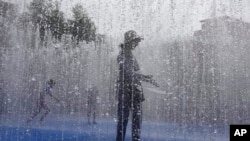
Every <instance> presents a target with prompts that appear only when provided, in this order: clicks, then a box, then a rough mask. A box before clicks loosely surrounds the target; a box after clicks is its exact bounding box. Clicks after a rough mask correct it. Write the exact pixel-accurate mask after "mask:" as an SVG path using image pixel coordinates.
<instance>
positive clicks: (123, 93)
mask: <svg viewBox="0 0 250 141" xmlns="http://www.w3.org/2000/svg"><path fill="white" fill-rule="evenodd" d="M142 39H143V38H141V37H140V36H138V35H137V33H136V32H135V31H133V30H130V31H127V32H126V33H125V34H124V44H121V45H120V47H121V51H120V53H119V55H118V58H117V62H118V67H119V76H118V81H117V96H118V111H117V113H118V115H117V116H118V122H117V134H116V141H124V139H125V135H126V127H127V124H128V118H129V113H130V111H131V113H132V116H131V117H132V134H131V135H132V141H140V140H141V139H140V134H141V118H142V112H141V107H142V101H144V100H145V99H144V95H143V90H142V85H141V82H142V81H145V82H149V83H151V84H153V85H155V86H157V87H158V84H157V83H156V82H155V81H154V80H153V79H152V77H153V76H152V75H144V74H141V73H140V71H139V70H140V68H139V64H138V62H137V60H136V58H135V57H134V55H133V54H132V50H134V49H135V48H136V47H137V46H138V44H139V42H141V40H142Z"/></svg>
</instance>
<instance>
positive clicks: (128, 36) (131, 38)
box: [124, 30, 143, 43]
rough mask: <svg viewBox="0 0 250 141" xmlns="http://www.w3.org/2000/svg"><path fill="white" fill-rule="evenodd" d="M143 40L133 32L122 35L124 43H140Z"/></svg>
mask: <svg viewBox="0 0 250 141" xmlns="http://www.w3.org/2000/svg"><path fill="white" fill-rule="evenodd" d="M141 40H143V38H142V37H141V36H139V35H138V34H137V33H136V32H135V31H134V30H129V31H127V32H126V33H125V34H124V43H130V42H132V41H137V42H140V41H141Z"/></svg>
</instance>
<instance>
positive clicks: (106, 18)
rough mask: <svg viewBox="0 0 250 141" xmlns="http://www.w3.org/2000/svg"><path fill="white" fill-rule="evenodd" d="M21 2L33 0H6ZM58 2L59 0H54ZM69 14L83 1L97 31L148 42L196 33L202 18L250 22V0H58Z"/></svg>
mask: <svg viewBox="0 0 250 141" xmlns="http://www.w3.org/2000/svg"><path fill="white" fill-rule="evenodd" d="M5 1H9V2H14V3H17V4H18V5H19V7H20V9H21V10H20V11H23V10H24V9H26V8H25V7H27V5H28V4H27V3H28V2H30V1H31V0H5ZM53 1H55V0H53ZM58 1H60V2H61V9H62V11H64V13H65V15H66V17H71V15H72V12H71V9H72V7H73V6H74V5H75V4H77V3H81V4H82V5H83V7H84V8H85V9H86V11H87V12H88V14H89V16H90V17H91V18H92V20H93V21H94V22H95V24H96V26H97V31H98V32H99V33H101V34H106V35H108V36H111V37H112V38H114V39H117V40H118V41H121V40H122V39H123V34H124V32H126V31H127V30H130V29H133V30H135V31H137V32H138V34H140V35H141V36H143V37H144V38H145V40H147V42H159V41H167V40H169V39H175V38H180V37H186V36H192V34H193V32H194V31H195V30H198V29H200V20H203V19H206V18H211V17H215V16H223V15H228V16H231V17H234V18H238V19H242V20H243V21H248V22H250V1H249V0H136V1H135V0H58Z"/></svg>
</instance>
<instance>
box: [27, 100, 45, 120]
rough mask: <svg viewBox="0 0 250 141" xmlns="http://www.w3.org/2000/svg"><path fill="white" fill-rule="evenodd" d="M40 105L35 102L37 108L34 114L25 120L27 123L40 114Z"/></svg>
mask: <svg viewBox="0 0 250 141" xmlns="http://www.w3.org/2000/svg"><path fill="white" fill-rule="evenodd" d="M41 108H42V106H41V104H40V102H37V107H36V111H35V113H33V115H32V116H31V117H30V118H29V119H28V120H27V123H29V122H31V121H32V120H33V119H34V118H35V117H36V116H37V115H38V114H39V113H40V112H41Z"/></svg>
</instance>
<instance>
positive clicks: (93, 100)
mask: <svg viewBox="0 0 250 141" xmlns="http://www.w3.org/2000/svg"><path fill="white" fill-rule="evenodd" d="M87 94H88V97H87V117H88V123H89V124H91V122H90V120H91V115H92V118H93V122H92V123H93V124H96V105H97V96H98V89H97V87H96V86H94V85H93V84H91V85H90V86H89V87H88V88H87Z"/></svg>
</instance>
